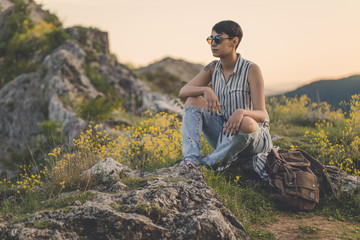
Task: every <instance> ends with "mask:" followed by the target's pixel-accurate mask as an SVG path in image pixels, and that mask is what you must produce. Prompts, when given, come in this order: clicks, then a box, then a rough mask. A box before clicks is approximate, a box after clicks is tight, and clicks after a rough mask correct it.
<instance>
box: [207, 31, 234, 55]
mask: <svg viewBox="0 0 360 240" xmlns="http://www.w3.org/2000/svg"><path fill="white" fill-rule="evenodd" d="M211 37H212V39H214V38H215V37H218V38H219V39H218V40H217V41H218V42H219V43H216V41H215V39H214V40H213V41H212V43H211V51H212V53H213V56H214V57H220V58H221V57H224V56H226V55H228V54H232V53H233V51H234V50H235V46H236V45H234V41H233V38H232V39H229V35H227V34H226V33H220V34H219V33H217V32H215V31H212V32H211Z"/></svg>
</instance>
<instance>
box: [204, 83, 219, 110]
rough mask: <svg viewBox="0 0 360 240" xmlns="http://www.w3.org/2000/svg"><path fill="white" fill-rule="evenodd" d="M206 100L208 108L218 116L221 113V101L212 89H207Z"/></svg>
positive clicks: (205, 92) (205, 91)
mask: <svg viewBox="0 0 360 240" xmlns="http://www.w3.org/2000/svg"><path fill="white" fill-rule="evenodd" d="M204 98H205V101H206V108H207V109H208V110H209V111H210V112H211V113H212V114H216V113H218V112H220V108H221V106H220V103H219V100H218V98H217V96H216V95H215V93H214V91H213V90H212V89H211V88H209V87H206V88H205V90H204Z"/></svg>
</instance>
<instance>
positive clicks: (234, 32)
mask: <svg viewBox="0 0 360 240" xmlns="http://www.w3.org/2000/svg"><path fill="white" fill-rule="evenodd" d="M212 30H213V31H215V32H217V33H219V34H220V33H225V34H227V35H229V37H237V38H239V43H240V42H241V39H242V36H243V31H242V29H241V27H240V25H239V24H238V23H236V22H234V21H231V20H225V21H221V22H218V23H217V24H215V25H214V26H213V28H212ZM239 43H238V45H236V48H237V47H238V46H239ZM236 48H235V49H236Z"/></svg>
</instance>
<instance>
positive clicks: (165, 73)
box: [136, 57, 204, 96]
mask: <svg viewBox="0 0 360 240" xmlns="http://www.w3.org/2000/svg"><path fill="white" fill-rule="evenodd" d="M203 67H204V66H203V65H201V64H194V63H190V62H187V61H185V60H182V59H174V58H171V57H166V58H164V59H162V60H160V61H158V62H155V63H152V64H150V65H149V66H147V67H142V68H139V69H137V70H136V72H137V73H138V74H139V75H140V76H141V77H142V78H144V79H146V80H147V81H148V82H149V83H150V84H151V85H152V86H154V87H156V88H158V89H159V90H160V91H162V92H165V93H169V94H174V95H176V96H177V95H178V93H179V90H180V88H181V87H182V86H183V85H184V84H185V83H187V82H189V81H191V80H192V79H193V78H194V77H195V76H196V75H197V74H198V73H199V72H200V71H201V69H202V68H203Z"/></svg>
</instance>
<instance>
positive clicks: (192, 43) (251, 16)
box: [36, 0, 360, 95]
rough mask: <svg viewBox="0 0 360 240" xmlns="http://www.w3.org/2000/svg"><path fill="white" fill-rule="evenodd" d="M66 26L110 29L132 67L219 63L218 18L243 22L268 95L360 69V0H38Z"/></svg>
mask: <svg viewBox="0 0 360 240" xmlns="http://www.w3.org/2000/svg"><path fill="white" fill-rule="evenodd" d="M36 2H37V3H39V4H42V5H43V7H44V9H48V10H50V11H51V12H53V13H55V14H56V15H57V16H58V17H59V18H60V20H61V21H63V23H64V26H65V27H69V26H74V25H83V26H88V27H97V28H99V29H100V30H102V31H106V32H108V33H109V41H110V50H111V52H112V53H114V54H115V55H116V56H117V57H118V60H119V61H120V62H122V63H124V64H132V65H135V66H146V65H148V64H150V63H153V62H154V61H156V60H161V59H162V58H164V57H167V56H170V57H173V58H180V59H183V60H185V61H189V62H192V63H200V64H204V65H205V64H207V63H208V62H211V61H212V60H214V57H213V56H212V54H211V51H210V46H209V45H208V44H207V43H206V41H205V39H206V37H207V36H208V35H210V32H211V28H212V26H213V25H214V24H215V23H217V22H218V21H221V20H224V19H230V20H234V21H236V22H238V23H239V24H240V26H241V27H242V29H243V32H244V37H243V40H242V41H241V43H240V45H239V48H238V52H240V53H241V55H242V56H243V57H244V58H246V59H249V60H251V61H253V62H255V63H256V64H258V65H259V66H260V68H261V70H262V73H263V77H264V81H265V92H266V94H267V95H269V94H272V93H280V92H285V91H290V90H293V89H295V88H297V87H299V86H302V85H304V84H307V83H309V82H313V81H317V80H322V79H339V78H344V77H347V76H351V75H356V74H360V47H359V42H360V31H359V29H360V20H359V18H358V14H359V11H360V1H358V0H346V1H340V0H327V1H326V0H318V1H311V0H302V1H298V0H294V1H286V0H273V1H265V0H252V1H249V0H229V1H223V2H219V1H214V0H207V1H204V0H198V1H190V0H183V1H173V0H167V1H165V0H146V1H145V0H121V1H118V0H103V1H101V2H100V1H95V0H77V1H70V0H37V1H36Z"/></svg>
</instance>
